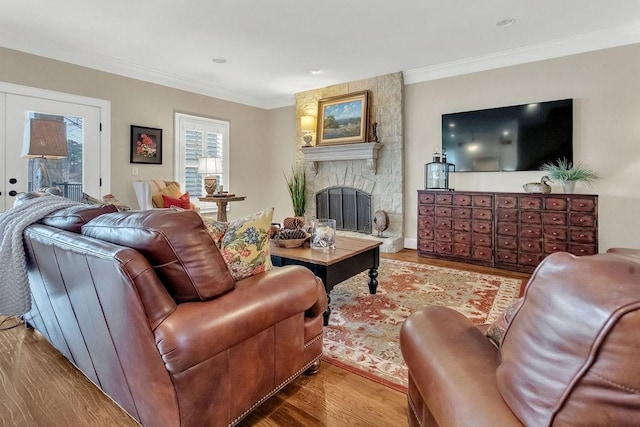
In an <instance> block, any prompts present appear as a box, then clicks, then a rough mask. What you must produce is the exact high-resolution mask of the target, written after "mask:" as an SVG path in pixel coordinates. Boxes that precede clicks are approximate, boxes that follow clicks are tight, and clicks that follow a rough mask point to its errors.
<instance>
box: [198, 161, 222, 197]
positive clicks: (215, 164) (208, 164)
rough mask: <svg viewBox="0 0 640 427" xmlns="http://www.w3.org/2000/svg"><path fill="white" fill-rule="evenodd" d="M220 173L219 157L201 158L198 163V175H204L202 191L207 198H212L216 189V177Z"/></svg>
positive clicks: (220, 163)
mask: <svg viewBox="0 0 640 427" xmlns="http://www.w3.org/2000/svg"><path fill="white" fill-rule="evenodd" d="M221 172H222V159H221V158H220V157H202V158H201V159H200V161H199V162H198V173H201V174H205V177H204V189H205V191H206V192H207V197H213V194H214V193H215V191H216V188H217V187H218V177H217V175H218V174H220V173H221Z"/></svg>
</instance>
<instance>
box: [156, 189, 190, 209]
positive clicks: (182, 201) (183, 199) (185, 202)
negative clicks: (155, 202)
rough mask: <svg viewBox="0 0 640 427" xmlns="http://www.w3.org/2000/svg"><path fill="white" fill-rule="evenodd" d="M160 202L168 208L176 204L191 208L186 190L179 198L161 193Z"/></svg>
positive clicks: (183, 207)
mask: <svg viewBox="0 0 640 427" xmlns="http://www.w3.org/2000/svg"><path fill="white" fill-rule="evenodd" d="M162 202H163V203H164V207H165V208H170V207H171V206H176V207H178V208H182V209H191V199H190V198H189V192H188V191H187V192H186V193H184V194H183V195H182V196H180V198H179V199H176V198H173V197H170V196H167V195H166V194H163V195H162Z"/></svg>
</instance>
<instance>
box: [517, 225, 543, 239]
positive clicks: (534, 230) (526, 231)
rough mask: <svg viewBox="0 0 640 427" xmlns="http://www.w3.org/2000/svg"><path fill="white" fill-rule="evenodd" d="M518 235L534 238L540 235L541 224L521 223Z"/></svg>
mask: <svg viewBox="0 0 640 427" xmlns="http://www.w3.org/2000/svg"><path fill="white" fill-rule="evenodd" d="M520 237H524V238H534V237H542V226H541V225H535V224H522V225H521V226H520Z"/></svg>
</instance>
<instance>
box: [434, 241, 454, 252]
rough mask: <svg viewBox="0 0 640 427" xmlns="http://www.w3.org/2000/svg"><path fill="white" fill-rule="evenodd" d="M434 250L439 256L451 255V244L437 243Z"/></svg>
mask: <svg viewBox="0 0 640 427" xmlns="http://www.w3.org/2000/svg"><path fill="white" fill-rule="evenodd" d="M434 249H435V252H436V253H437V254H443V255H451V243H442V242H436V244H435V248H434Z"/></svg>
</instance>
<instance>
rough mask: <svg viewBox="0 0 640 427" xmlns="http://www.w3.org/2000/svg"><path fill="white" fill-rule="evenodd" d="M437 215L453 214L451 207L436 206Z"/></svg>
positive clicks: (447, 215)
mask: <svg viewBox="0 0 640 427" xmlns="http://www.w3.org/2000/svg"><path fill="white" fill-rule="evenodd" d="M436 216H446V217H449V216H451V208H450V207H447V206H436Z"/></svg>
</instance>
